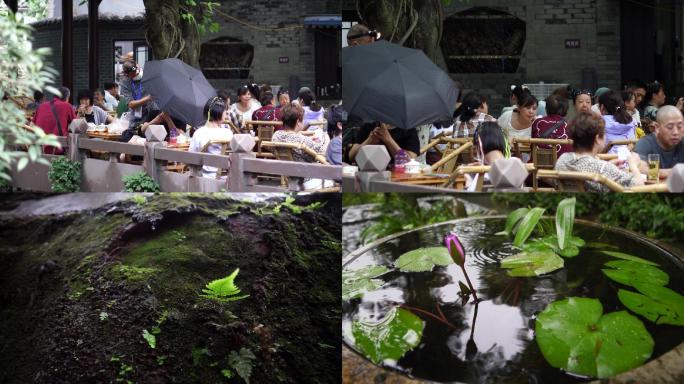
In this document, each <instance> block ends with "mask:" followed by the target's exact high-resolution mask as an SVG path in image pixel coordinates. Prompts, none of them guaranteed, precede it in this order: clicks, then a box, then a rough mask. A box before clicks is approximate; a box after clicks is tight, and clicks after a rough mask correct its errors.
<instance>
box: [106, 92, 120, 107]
mask: <svg viewBox="0 0 684 384" xmlns="http://www.w3.org/2000/svg"><path fill="white" fill-rule="evenodd" d="M104 99H105V104H106V105H107V106H108V107H109V108H110V109H111V110H112V111H116V108H117V107H118V106H119V100H117V99H116V97H114V96H112V94H111V93H109V91H107V90H105V91H104Z"/></svg>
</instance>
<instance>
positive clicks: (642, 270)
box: [601, 260, 670, 286]
mask: <svg viewBox="0 0 684 384" xmlns="http://www.w3.org/2000/svg"><path fill="white" fill-rule="evenodd" d="M605 266H606V267H610V268H613V269H608V268H604V269H602V270H601V271H603V274H604V275H606V276H607V277H608V278H610V279H611V280H614V281H617V282H618V283H620V284H624V285H629V286H634V284H636V283H646V284H655V285H666V284H667V283H669V282H670V276H669V275H668V274H667V273H665V272H663V271H662V270H661V269H660V268H657V267H654V266H652V265H648V264H644V263H641V262H637V261H631V260H613V261H609V262H607V263H606V264H605Z"/></svg>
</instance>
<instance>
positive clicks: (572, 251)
mask: <svg viewBox="0 0 684 384" xmlns="http://www.w3.org/2000/svg"><path fill="white" fill-rule="evenodd" d="M579 252H580V251H579V248H577V247H576V246H575V245H573V244H568V245H566V247H565V249H560V250H559V253H558V254H559V255H561V256H563V257H568V258H570V257H575V256H577V255H579Z"/></svg>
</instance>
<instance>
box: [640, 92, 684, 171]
mask: <svg viewBox="0 0 684 384" xmlns="http://www.w3.org/2000/svg"><path fill="white" fill-rule="evenodd" d="M683 135H684V117H683V116H682V112H681V111H680V110H679V109H677V108H676V107H673V106H671V105H666V106H663V107H660V109H658V114H657V115H656V124H655V132H653V133H652V134H650V135H646V136H645V137H643V138H641V140H639V142H637V144H636V147H635V148H634V151H635V152H636V153H638V154H639V156H640V157H641V159H642V160H644V161H646V160H647V157H648V155H649V154H658V155H660V176H661V177H667V176H669V174H670V168H672V167H674V166H675V165H677V164H678V163H684V141H682V136H683Z"/></svg>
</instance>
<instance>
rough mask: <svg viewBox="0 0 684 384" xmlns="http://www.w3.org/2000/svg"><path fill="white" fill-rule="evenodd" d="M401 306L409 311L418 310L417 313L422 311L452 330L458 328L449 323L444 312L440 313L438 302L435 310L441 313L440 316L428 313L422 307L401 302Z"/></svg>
mask: <svg viewBox="0 0 684 384" xmlns="http://www.w3.org/2000/svg"><path fill="white" fill-rule="evenodd" d="M401 307H402V308H404V309H406V310H409V311H411V312H418V313H422V314H424V315H427V316H430V317H431V318H433V319H435V320H437V321H439V322H440V323H442V324H444V325H446V326H448V327H449V328H451V329H454V330H457V329H458V328H457V327H456V326H455V325H453V324H451V323H450V322H449V321H448V320H447V319H446V317H444V314H443V313H442V310H441V309H440V308H439V304H437V310H438V311H439V312H440V315H441V316H442V317H439V316H436V315H435V314H433V313H430V312H428V311H426V310H424V309H420V308H415V307H411V306H408V305H406V304H401Z"/></svg>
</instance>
